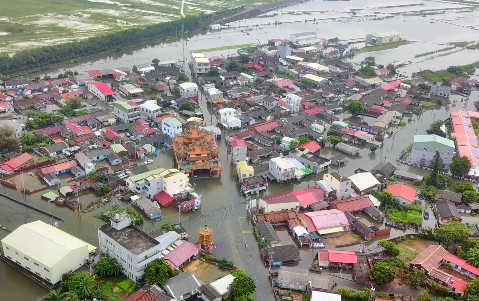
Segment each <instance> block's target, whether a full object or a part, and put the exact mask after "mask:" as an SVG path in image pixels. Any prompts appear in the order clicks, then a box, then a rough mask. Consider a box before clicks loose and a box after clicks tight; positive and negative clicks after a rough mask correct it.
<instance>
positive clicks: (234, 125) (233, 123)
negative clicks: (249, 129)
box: [218, 108, 241, 129]
mask: <svg viewBox="0 0 479 301" xmlns="http://www.w3.org/2000/svg"><path fill="white" fill-rule="evenodd" d="M218 114H219V115H220V123H221V124H222V125H223V126H224V127H225V128H227V129H239V128H241V120H240V119H239V118H238V117H236V109H233V108H223V109H220V110H218Z"/></svg>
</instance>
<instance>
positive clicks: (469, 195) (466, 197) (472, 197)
mask: <svg viewBox="0 0 479 301" xmlns="http://www.w3.org/2000/svg"><path fill="white" fill-rule="evenodd" d="M462 202H463V203H466V204H469V203H479V194H478V193H477V192H475V191H473V190H467V191H464V192H463V193H462Z"/></svg>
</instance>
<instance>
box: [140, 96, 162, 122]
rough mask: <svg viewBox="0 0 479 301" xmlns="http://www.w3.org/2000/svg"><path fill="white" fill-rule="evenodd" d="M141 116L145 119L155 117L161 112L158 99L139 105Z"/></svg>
mask: <svg viewBox="0 0 479 301" xmlns="http://www.w3.org/2000/svg"><path fill="white" fill-rule="evenodd" d="M138 109H139V111H140V117H141V118H143V119H155V118H156V117H158V116H159V115H160V113H161V107H160V106H159V105H157V104H156V100H153V101H148V102H145V103H142V104H141V105H139V106H138Z"/></svg>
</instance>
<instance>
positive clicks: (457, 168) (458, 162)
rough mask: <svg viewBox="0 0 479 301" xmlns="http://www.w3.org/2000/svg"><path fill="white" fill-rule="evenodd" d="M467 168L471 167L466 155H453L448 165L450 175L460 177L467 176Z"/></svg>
mask: <svg viewBox="0 0 479 301" xmlns="http://www.w3.org/2000/svg"><path fill="white" fill-rule="evenodd" d="M469 169H471V161H469V159H468V158H467V157H454V158H452V162H451V165H449V170H450V171H451V173H452V175H453V176H456V177H460V178H463V177H465V176H467V174H468V173H469Z"/></svg>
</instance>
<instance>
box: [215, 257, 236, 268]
mask: <svg viewBox="0 0 479 301" xmlns="http://www.w3.org/2000/svg"><path fill="white" fill-rule="evenodd" d="M218 267H219V268H220V269H222V270H231V268H232V267H233V262H232V261H231V260H227V259H220V260H219V261H218Z"/></svg>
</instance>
